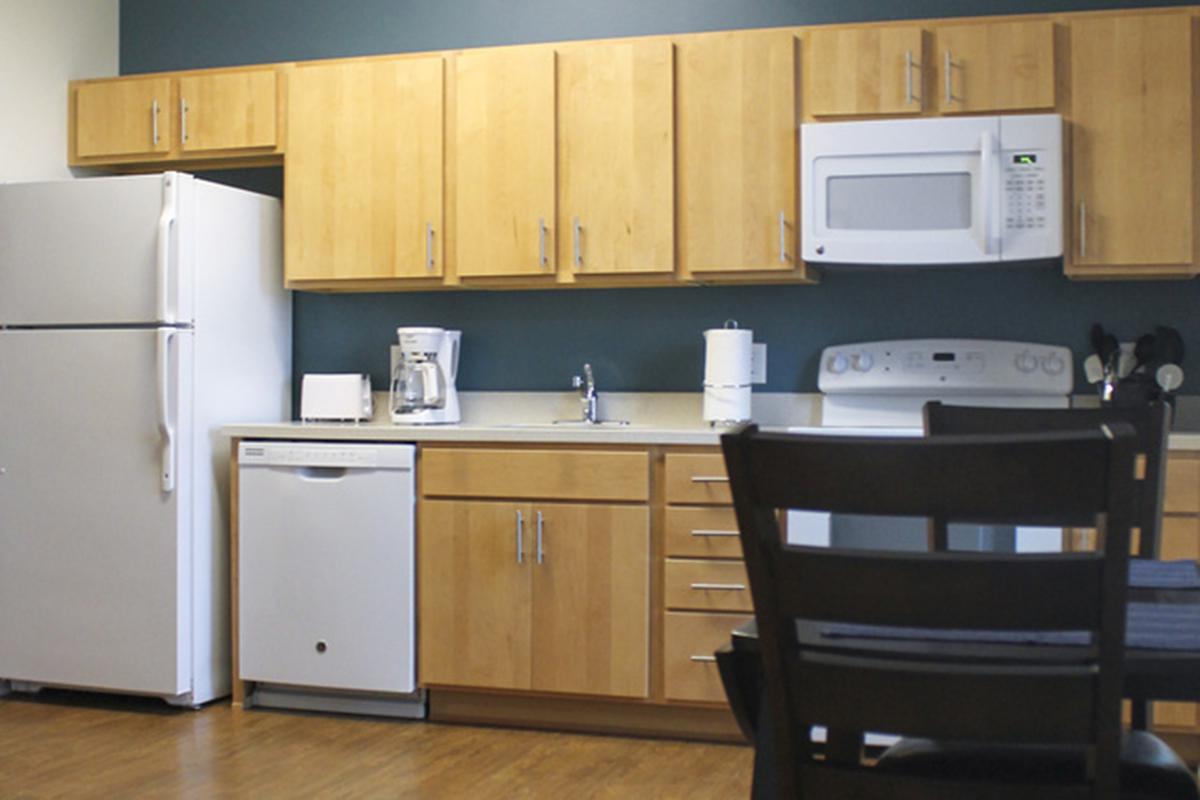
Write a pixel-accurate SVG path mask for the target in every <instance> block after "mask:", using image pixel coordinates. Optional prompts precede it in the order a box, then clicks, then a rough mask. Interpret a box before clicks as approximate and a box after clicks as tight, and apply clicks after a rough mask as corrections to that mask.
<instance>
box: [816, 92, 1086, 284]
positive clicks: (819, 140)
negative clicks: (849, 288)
mask: <svg viewBox="0 0 1200 800" xmlns="http://www.w3.org/2000/svg"><path fill="white" fill-rule="evenodd" d="M800 139H801V142H800V154H801V166H800V180H801V242H802V248H803V249H802V252H803V255H804V259H805V261H812V262H817V263H822V262H824V263H830V264H973V263H985V262H1001V261H1005V262H1007V261H1026V260H1033V259H1045V258H1054V257H1057V256H1061V255H1062V252H1063V249H1062V241H1063V205H1062V191H1063V168H1062V143H1063V122H1062V117H1061V116H1059V115H1058V114H1030V115H1014V116H992V117H954V118H936V119H914V120H879V121H870V122H821V123H810V124H805V125H802V126H801V129H800Z"/></svg>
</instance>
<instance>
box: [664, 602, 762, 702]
mask: <svg viewBox="0 0 1200 800" xmlns="http://www.w3.org/2000/svg"><path fill="white" fill-rule="evenodd" d="M751 619H753V617H749V616H742V615H738V614H686V613H679V612H667V615H666V625H665V627H664V631H663V637H664V645H663V678H664V680H663V684H664V686H663V688H664V690H665V692H664V693H665V695H666V698H667V699H668V700H701V701H706V702H712V703H723V702H725V689H724V688H723V687H722V686H721V676H720V674H719V673H718V671H717V663H716V659H715V658H714V657H713V651H715V650H716V649H717V648H719V647H721V646H722V645H726V644H729V632H730V631H732V630H733V629H734V628H736V627H738V626H739V625H742V624H744V623H746V622H748V621H749V620H751Z"/></svg>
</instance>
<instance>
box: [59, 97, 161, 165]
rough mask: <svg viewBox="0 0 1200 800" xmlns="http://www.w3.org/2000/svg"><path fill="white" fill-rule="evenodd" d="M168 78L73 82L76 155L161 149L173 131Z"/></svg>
mask: <svg viewBox="0 0 1200 800" xmlns="http://www.w3.org/2000/svg"><path fill="white" fill-rule="evenodd" d="M174 118H175V117H174V114H173V113H171V79H170V78H128V79H123V80H114V81H101V82H97V83H81V84H78V85H77V86H76V87H75V155H76V156H77V157H78V158H93V157H97V156H123V155H139V154H147V155H151V154H159V153H161V154H166V153H167V152H168V151H169V150H170V149H171V137H172V135H173V131H174Z"/></svg>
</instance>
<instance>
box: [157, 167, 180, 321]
mask: <svg viewBox="0 0 1200 800" xmlns="http://www.w3.org/2000/svg"><path fill="white" fill-rule="evenodd" d="M177 208H178V206H177V203H176V190H175V175H174V174H172V173H169V172H168V173H167V174H166V175H164V176H163V204H162V213H161V214H159V216H158V242H157V250H156V253H155V266H156V268H157V273H158V319H159V321H161V322H174V321H175V310H174V309H172V308H171V307H170V306H171V304H170V278H171V269H170V268H171V229H172V228H173V227H174V226H175V220H176V219H177V217H178V213H177Z"/></svg>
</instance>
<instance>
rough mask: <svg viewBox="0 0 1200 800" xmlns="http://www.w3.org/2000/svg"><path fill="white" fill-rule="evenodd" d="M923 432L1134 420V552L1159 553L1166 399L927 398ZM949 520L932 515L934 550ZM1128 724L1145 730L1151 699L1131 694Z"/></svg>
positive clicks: (1083, 426)
mask: <svg viewBox="0 0 1200 800" xmlns="http://www.w3.org/2000/svg"><path fill="white" fill-rule="evenodd" d="M924 418H925V433H926V435H928V436H947V435H949V436H955V435H964V434H972V433H1031V432H1035V431H1075V430H1088V429H1092V428H1096V427H1098V426H1100V425H1105V424H1110V423H1113V422H1127V423H1129V424H1130V425H1132V426H1133V429H1134V432H1135V436H1136V440H1135V449H1136V452H1137V459H1138V461H1137V469H1136V472H1135V478H1136V480H1135V483H1134V491H1133V495H1134V511H1133V527H1134V529H1135V530H1136V531H1137V534H1136V537H1135V541H1136V545H1135V546H1134V548H1133V554H1134V555H1135V556H1138V557H1139V558H1158V557H1159V554H1160V553H1161V547H1162V508H1163V492H1164V489H1165V485H1166V476H1167V465H1166V458H1167V436H1168V434H1169V432H1170V427H1171V407H1170V406H1169V405H1168V404H1167V403H1164V402H1156V403H1147V404H1145V405H1142V406H1138V407H1134V408H1111V407H1105V408H1049V409H1047V408H984V407H974V406H954V405H945V404H943V403H940V402H937V401H934V402H930V403H926V404H925V409H924ZM946 529H947V526H946V525H945V523H944V522H943V521H942V520H938V519H934V520H931V522H930V526H929V537H930V538H929V544H930V547H931V548H933V549H936V550H945V549H946V547H947V540H948V535H947V530H946ZM1132 699H1133V704H1132V716H1131V725H1132V727H1133V728H1134V729H1135V730H1147V729H1148V728H1149V727H1150V724H1151V722H1152V710H1151V709H1152V707H1151V705H1150V704H1149V703H1148V702H1146V701H1144V700H1141V699H1140V698H1132Z"/></svg>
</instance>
